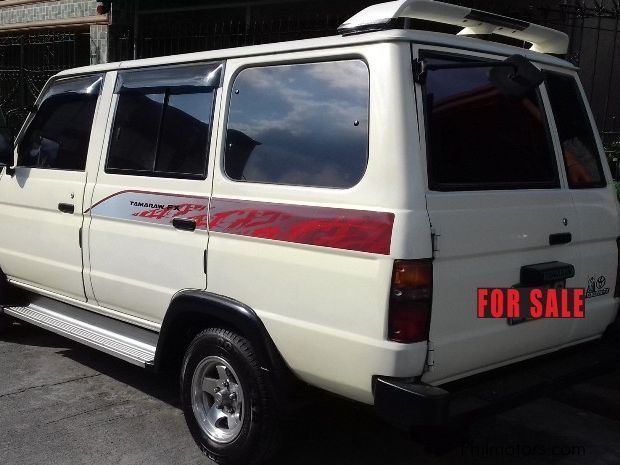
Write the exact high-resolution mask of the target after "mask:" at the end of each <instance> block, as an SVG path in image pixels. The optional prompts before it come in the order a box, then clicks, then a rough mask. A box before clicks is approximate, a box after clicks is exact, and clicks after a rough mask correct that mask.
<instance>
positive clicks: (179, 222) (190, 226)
mask: <svg viewBox="0 0 620 465" xmlns="http://www.w3.org/2000/svg"><path fill="white" fill-rule="evenodd" d="M172 226H174V227H175V228H176V229H180V230H181V231H195V230H196V221H195V220H188V219H185V218H175V219H173V220H172Z"/></svg>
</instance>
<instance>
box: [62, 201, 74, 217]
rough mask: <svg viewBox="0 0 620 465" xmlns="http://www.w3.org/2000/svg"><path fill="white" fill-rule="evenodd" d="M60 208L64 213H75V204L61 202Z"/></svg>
mask: <svg viewBox="0 0 620 465" xmlns="http://www.w3.org/2000/svg"><path fill="white" fill-rule="evenodd" d="M58 210H60V211H61V212H63V213H68V214H70V215H73V214H74V213H75V206H74V205H71V204H70V203H59V204H58Z"/></svg>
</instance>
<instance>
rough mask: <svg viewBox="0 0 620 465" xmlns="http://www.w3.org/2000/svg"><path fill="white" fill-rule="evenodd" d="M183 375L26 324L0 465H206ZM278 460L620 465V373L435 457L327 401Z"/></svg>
mask: <svg viewBox="0 0 620 465" xmlns="http://www.w3.org/2000/svg"><path fill="white" fill-rule="evenodd" d="M176 398H177V390H176V382H175V381H174V380H170V379H166V378H163V377H158V376H156V375H152V374H149V373H147V372H145V371H143V370H141V369H139V368H137V367H134V366H132V365H129V364H126V363H124V362H122V361H118V360H116V359H114V358H112V357H110V356H108V355H105V354H102V353H99V352H97V351H95V350H91V349H89V348H86V347H83V346H80V345H78V344H75V343H73V342H71V341H68V340H66V339H63V338H61V337H58V336H55V335H53V334H51V333H47V332H45V331H42V330H39V329H37V328H34V327H32V326H28V325H15V326H14V327H13V329H12V331H11V332H10V333H9V334H6V335H4V336H0V463H1V464H3V465H4V464H6V465H40V464H46V465H77V464H84V465H86V464H88V465H104V464H110V465H112V464H113V465H139V464H148V465H173V464H183V465H192V464H205V465H206V464H208V463H209V462H208V460H207V459H206V458H204V457H203V456H201V454H200V453H199V451H198V449H197V447H196V446H195V445H194V443H193V441H192V439H191V437H190V435H189V433H188V431H187V429H186V426H185V421H184V419H183V415H182V413H181V411H180V410H179V408H178V406H177V401H176ZM286 430H287V432H286V436H285V447H284V450H283V451H282V453H281V454H280V455H279V457H278V458H277V460H276V461H275V462H274V464H275V465H285V464H286V465H311V464H312V465H314V464H322V465H332V464H333V465H336V464H337V465H340V464H355V465H365V464H367V465H371V464H372V465H375V464H381V465H383V464H394V465H413V464H430V465H448V464H461V463H464V464H476V465H487V464H488V465H502V464H525V465H539V464H554V465H563V464H567V465H568V464H588V465H595V464H601V465H603V464H609V465H611V464H613V465H617V464H620V367H619V370H618V371H616V372H614V373H610V374H607V375H605V376H601V377H598V378H595V379H592V380H590V381H588V382H585V383H583V384H580V385H577V386H574V387H571V388H568V389H566V390H564V391H562V392H560V393H559V394H557V395H556V396H555V397H554V398H543V399H540V400H537V401H533V402H531V403H529V404H526V405H523V406H521V407H518V408H515V409H513V410H510V411H508V412H506V413H503V414H501V415H497V416H493V417H489V418H485V419H481V420H479V421H477V422H476V423H475V424H474V425H473V426H472V428H471V430H470V432H469V434H468V439H467V442H464V443H462V444H461V445H460V446H457V447H455V448H454V449H452V450H451V451H450V452H446V453H443V454H442V455H437V454H433V453H429V452H427V451H425V448H424V447H423V446H421V445H420V444H417V443H415V442H412V441H410V440H409V438H408V436H407V435H405V434H404V433H401V432H398V431H397V430H395V429H392V428H391V427H389V426H387V425H384V424H383V423H381V422H380V421H379V420H377V419H376V418H375V417H374V416H373V414H372V411H371V410H370V409H367V408H365V407H363V406H360V405H356V404H353V403H349V402H346V401H343V400H340V399H331V398H329V399H326V400H322V401H321V402H320V403H319V404H316V405H312V406H309V407H307V408H305V409H303V410H302V411H301V412H299V413H298V415H296V417H295V418H293V419H291V420H290V424H288V425H287V428H286Z"/></svg>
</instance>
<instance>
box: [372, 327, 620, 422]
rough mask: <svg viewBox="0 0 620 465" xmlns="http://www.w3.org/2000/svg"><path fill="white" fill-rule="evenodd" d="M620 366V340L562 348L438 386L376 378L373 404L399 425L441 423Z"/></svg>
mask: <svg viewBox="0 0 620 465" xmlns="http://www.w3.org/2000/svg"><path fill="white" fill-rule="evenodd" d="M618 366H620V340H617V339H616V340H613V339H612V340H603V341H597V342H593V343H588V344H583V345H580V346H576V347H572V348H569V349H565V350H562V351H559V352H555V353H553V354H549V355H546V356H543V357H538V358H535V359H532V360H528V361H525V362H521V363H517V364H514V365H510V366H508V367H504V368H500V369H497V370H493V371H490V372H487V373H483V374H481V375H476V376H473V377H471V378H467V379H465V380H459V381H456V382H453V383H448V384H445V385H442V386H431V385H428V384H424V383H420V382H412V381H411V380H407V379H397V378H387V377H375V379H374V382H373V392H374V406H375V410H376V412H377V414H378V415H379V416H380V417H381V418H383V419H384V420H386V421H388V422H390V423H392V424H394V425H395V426H398V427H401V428H412V427H416V426H442V425H448V424H450V423H455V422H458V421H463V420H466V419H469V418H471V417H472V416H477V415H481V414H484V413H491V412H494V411H498V410H502V409H505V408H510V407H511V406H514V405H516V404H519V403H521V402H524V401H527V400H530V399H533V398H536V397H540V396H544V395H548V394H550V393H553V392H554V391H556V390H558V389H561V388H564V387H566V386H568V385H570V384H575V383H577V382H581V381H583V380H584V379H587V378H590V377H592V376H596V375H598V374H601V373H604V372H606V371H608V370H610V369H617V367H618Z"/></svg>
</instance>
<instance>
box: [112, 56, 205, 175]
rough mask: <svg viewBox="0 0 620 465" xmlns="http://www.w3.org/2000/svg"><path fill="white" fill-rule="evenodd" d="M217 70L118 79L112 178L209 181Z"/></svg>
mask: <svg viewBox="0 0 620 465" xmlns="http://www.w3.org/2000/svg"><path fill="white" fill-rule="evenodd" d="M215 69H216V65H191V66H180V67H179V66H177V67H167V68H160V69H155V70H139V71H127V72H123V73H120V74H119V78H118V82H117V86H116V93H117V94H118V104H117V107H116V115H115V120H114V126H113V129H112V136H111V142H110V149H109V153H108V160H107V164H106V172H107V173H115V174H132V175H137V176H158V177H171V178H188V179H205V177H206V173H207V153H208V147H209V138H210V133H211V119H212V116H213V103H214V92H215V88H214V87H213V86H212V85H210V84H209V83H208V79H207V77H208V76H209V73H211V72H213V71H214V70H215Z"/></svg>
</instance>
